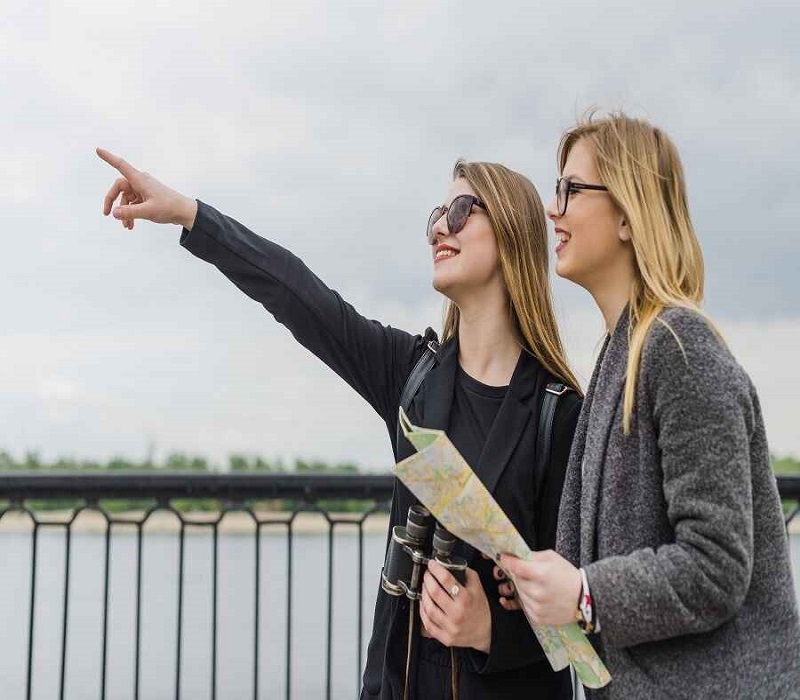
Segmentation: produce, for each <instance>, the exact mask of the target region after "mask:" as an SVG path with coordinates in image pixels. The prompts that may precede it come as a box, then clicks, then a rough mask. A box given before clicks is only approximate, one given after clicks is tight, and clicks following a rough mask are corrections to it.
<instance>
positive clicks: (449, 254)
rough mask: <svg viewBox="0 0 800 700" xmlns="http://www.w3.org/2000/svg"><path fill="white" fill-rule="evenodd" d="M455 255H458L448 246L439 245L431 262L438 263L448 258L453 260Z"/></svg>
mask: <svg viewBox="0 0 800 700" xmlns="http://www.w3.org/2000/svg"><path fill="white" fill-rule="evenodd" d="M456 255H458V251H457V250H456V249H455V248H451V247H450V246H449V245H440V246H438V247H437V248H436V254H435V255H434V256H433V262H434V263H438V262H441V261H442V260H447V259H448V258H454V257H455V256H456Z"/></svg>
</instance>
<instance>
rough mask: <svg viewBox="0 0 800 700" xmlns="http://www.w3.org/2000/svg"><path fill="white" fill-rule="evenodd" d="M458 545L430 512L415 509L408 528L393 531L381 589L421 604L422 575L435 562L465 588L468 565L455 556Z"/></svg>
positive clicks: (398, 526)
mask: <svg viewBox="0 0 800 700" xmlns="http://www.w3.org/2000/svg"><path fill="white" fill-rule="evenodd" d="M434 523H436V526H435V528H434V527H433V524H434ZM431 535H432V536H431ZM455 545H456V538H455V537H454V536H453V535H452V534H450V533H449V532H448V531H447V530H446V529H445V528H443V527H442V526H441V525H440V524H439V523H438V522H436V521H435V520H434V518H433V516H432V515H431V514H430V511H428V509H427V508H425V507H424V506H420V505H414V506H411V507H410V508H409V509H408V516H407V518H406V524H405V526H403V525H395V526H394V527H393V528H392V538H391V540H389V547H388V548H387V549H386V561H385V563H384V565H383V572H382V573H381V587H382V588H383V590H384V591H386V592H387V593H388V594H389V595H393V596H402V595H405V596H406V597H407V598H410V599H411V600H419V597H420V586H421V584H422V575H423V573H424V571H425V567H426V566H427V565H428V562H429V561H430V560H431V559H434V560H436V561H437V562H439V564H441V565H442V566H443V567H444V568H445V569H447V570H448V571H449V572H450V573H451V574H452V575H453V576H454V577H455V579H456V580H457V581H458V582H459V583H460V584H461V585H462V586H465V585H466V583H467V561H466V559H463V558H462V557H454V556H452V554H453V548H454V547H455Z"/></svg>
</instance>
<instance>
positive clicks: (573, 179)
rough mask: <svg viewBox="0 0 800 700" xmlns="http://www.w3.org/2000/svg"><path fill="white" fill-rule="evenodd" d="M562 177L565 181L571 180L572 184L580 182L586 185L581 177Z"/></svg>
mask: <svg viewBox="0 0 800 700" xmlns="http://www.w3.org/2000/svg"><path fill="white" fill-rule="evenodd" d="M561 177H562V178H563V179H565V180H569V181H570V182H580V183H581V184H584V185H585V184H586V180H584V179H583V178H582V177H581V176H580V175H562V176H561Z"/></svg>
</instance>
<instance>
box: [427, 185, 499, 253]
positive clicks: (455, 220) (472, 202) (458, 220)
mask: <svg viewBox="0 0 800 700" xmlns="http://www.w3.org/2000/svg"><path fill="white" fill-rule="evenodd" d="M472 207H480V208H481V209H483V210H484V211H486V205H485V204H484V203H483V202H482V201H481V200H480V199H478V198H477V197H475V196H474V195H471V194H460V195H458V197H455V198H454V199H453V201H452V202H450V206H449V207H446V206H445V205H444V204H443V205H442V206H440V207H436V209H434V210H433V211H432V212H431V215H430V217H428V243H429V244H430V245H433V244H434V243H436V234H435V233H434V232H433V225H434V224H435V223H436V222H437V221H438V220H439V219H441V218H442V217H443V216H444V215H445V214H446V215H447V231H448V233H451V234H452V235H454V236H455V235H456V234H457V233H458V232H459V231H460V230H461V229H462V228H464V226H466V224H467V219H469V215H470V214H471V213H472Z"/></svg>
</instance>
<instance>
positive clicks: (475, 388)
mask: <svg viewBox="0 0 800 700" xmlns="http://www.w3.org/2000/svg"><path fill="white" fill-rule="evenodd" d="M454 391H455V393H454V395H453V408H452V410H451V412H450V426H449V428H448V430H447V434H448V436H449V437H450V440H451V441H452V443H453V445H455V447H456V449H457V450H458V451H459V452H460V453H461V454H462V456H463V457H464V459H466V460H467V463H468V464H469V465H470V466H471V467H472V469H473V471H475V473H476V474H478V476H481V477H482V474H481V473H480V471H479V466H478V463H479V461H480V457H481V453H482V452H483V447H484V445H485V444H486V438H487V437H488V435H489V431H490V430H491V429H492V424H493V423H494V419H495V418H496V417H497V412H498V411H499V410H500V404H502V403H503V399H504V398H505V397H506V393H507V392H508V387H507V386H489V385H488V384H483V383H481V382H479V381H478V380H477V379H473V378H472V377H470V376H469V375H468V374H467V373H466V372H465V371H464V370H463V369H462V368H461V367H460V366H459V367H458V369H457V374H456V383H455V389H454Z"/></svg>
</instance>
